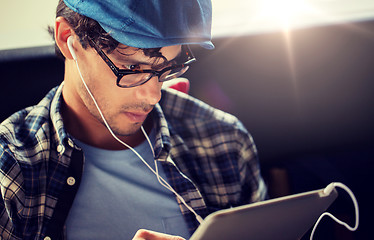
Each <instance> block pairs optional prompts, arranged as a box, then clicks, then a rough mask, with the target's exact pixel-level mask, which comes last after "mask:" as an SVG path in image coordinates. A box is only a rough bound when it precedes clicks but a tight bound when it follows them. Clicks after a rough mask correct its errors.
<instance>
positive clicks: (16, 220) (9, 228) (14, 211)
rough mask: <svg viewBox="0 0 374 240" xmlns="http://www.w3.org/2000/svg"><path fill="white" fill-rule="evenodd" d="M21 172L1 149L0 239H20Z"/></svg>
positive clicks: (21, 208)
mask: <svg viewBox="0 0 374 240" xmlns="http://www.w3.org/2000/svg"><path fill="white" fill-rule="evenodd" d="M22 179H23V177H22V174H21V171H20V169H19V167H18V166H17V164H16V163H15V161H13V159H12V157H10V154H9V153H8V152H7V151H6V150H4V149H3V147H1V150H0V188H1V199H0V239H3V240H8V239H12V240H13V239H14V240H16V239H22V236H21V232H20V231H18V230H17V229H21V222H22V220H21V218H20V217H19V215H20V214H21V213H22V212H23V204H22V199H23V196H24V192H23V190H22V182H23V180H22Z"/></svg>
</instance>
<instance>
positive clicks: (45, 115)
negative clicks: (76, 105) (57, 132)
mask: <svg viewBox="0 0 374 240" xmlns="http://www.w3.org/2000/svg"><path fill="white" fill-rule="evenodd" d="M55 90H56V89H53V90H51V91H50V92H49V93H48V94H47V95H46V96H45V98H43V100H42V101H41V102H39V104H37V105H35V106H30V107H28V108H25V109H22V110H20V111H18V112H16V113H14V114H13V115H11V116H10V117H9V118H7V119H6V120H4V121H3V122H2V123H1V124H0V159H2V160H1V163H2V164H4V163H5V161H4V158H10V157H11V156H12V157H13V158H14V159H22V158H29V159H30V155H32V154H33V153H32V152H35V149H37V148H40V147H41V145H43V144H45V141H46V140H45V139H46V137H45V136H46V135H48V133H47V132H46V131H48V127H47V126H48V125H49V123H50V105H51V101H52V99H53V96H54V94H55Z"/></svg>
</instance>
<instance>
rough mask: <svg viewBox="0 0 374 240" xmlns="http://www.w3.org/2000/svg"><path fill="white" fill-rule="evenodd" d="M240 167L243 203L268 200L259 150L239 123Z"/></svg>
mask: <svg viewBox="0 0 374 240" xmlns="http://www.w3.org/2000/svg"><path fill="white" fill-rule="evenodd" d="M239 129H240V131H238V138H237V139H238V142H239V157H238V167H239V172H240V182H241V186H242V196H241V202H242V203H253V202H258V201H263V200H265V199H267V188H266V185H265V182H264V179H263V178H262V175H261V171H260V162H259V158H258V153H257V148H256V145H255V143H254V141H253V138H252V136H251V135H250V134H249V133H248V132H247V130H246V129H245V128H244V127H243V126H242V125H241V123H239Z"/></svg>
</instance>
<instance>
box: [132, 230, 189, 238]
mask: <svg viewBox="0 0 374 240" xmlns="http://www.w3.org/2000/svg"><path fill="white" fill-rule="evenodd" d="M132 240H185V239H184V238H182V237H178V236H172V235H168V234H165V233H159V232H154V231H149V230H145V229H140V230H138V231H137V232H136V234H135V236H134V238H133V239H132Z"/></svg>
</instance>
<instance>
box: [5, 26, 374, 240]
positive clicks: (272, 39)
mask: <svg viewBox="0 0 374 240" xmlns="http://www.w3.org/2000/svg"><path fill="white" fill-rule="evenodd" d="M214 43H215V45H216V49H215V50H214V51H209V50H205V49H202V48H200V47H196V46H194V47H193V51H194V53H195V55H196V56H197V58H198V62H197V63H196V64H195V65H194V66H193V67H192V68H191V69H190V70H189V71H188V72H187V74H186V75H185V76H186V77H187V78H189V79H190V81H191V91H190V94H191V95H193V96H196V97H198V98H200V99H202V100H204V101H206V102H207V103H209V104H211V105H213V106H215V107H217V108H220V109H222V110H225V111H227V112H230V113H232V114H234V115H236V116H237V117H238V118H239V119H240V120H241V121H242V122H243V123H244V124H245V126H246V127H247V128H248V130H249V131H250V133H251V134H252V135H253V137H254V140H255V142H256V144H257V148H258V151H259V156H260V160H261V164H262V168H263V174H264V176H265V177H266V180H267V183H268V185H269V189H270V196H271V197H276V196H281V195H285V194H291V193H297V192H302V191H308V190H314V189H318V188H322V187H324V186H326V185H327V184H328V183H330V182H332V181H341V182H343V183H345V184H346V185H348V186H349V187H350V188H351V189H352V190H353V191H354V193H355V194H356V196H357V198H358V200H359V204H360V210H361V212H360V214H361V226H360V228H359V231H357V232H356V233H353V234H350V233H348V231H347V230H345V229H343V228H342V227H340V226H337V224H333V223H332V221H331V220H327V219H325V220H324V221H323V223H324V224H322V225H321V228H319V229H321V230H320V231H318V232H317V235H316V238H315V239H368V236H370V235H369V233H370V232H369V223H370V219H369V217H370V216H371V215H370V213H373V212H374V211H373V209H374V208H373V206H371V205H372V204H371V193H372V186H371V183H373V179H372V171H373V170H374V163H373V161H374V153H373V152H374V150H373V149H374V148H373V136H374V127H373V122H374V121H373V120H374V111H373V103H374V83H373V79H374V67H373V64H374V59H373V58H374V21H366V22H357V23H352V24H339V25H331V26H322V27H313V28H308V29H300V30H295V31H292V32H290V33H288V34H285V33H281V32H276V33H267V34H258V35H251V36H237V37H227V38H220V39H214ZM0 73H1V87H0V102H2V106H1V111H0V121H2V120H4V119H5V118H6V117H7V116H9V115H10V114H11V113H13V112H15V111H16V110H19V109H21V108H23V107H26V106H29V105H33V104H36V103H37V102H38V101H39V100H40V99H41V98H42V97H43V96H44V95H45V94H46V93H47V92H48V90H49V89H51V88H52V87H53V86H56V85H58V84H59V83H60V82H61V81H62V79H63V62H61V61H60V60H58V59H57V58H55V57H54V55H53V48H52V47H45V48H44V47H42V48H32V49H19V50H7V51H0ZM339 193H341V194H340V197H339V199H338V200H337V201H336V203H334V205H333V206H332V207H331V211H332V212H333V213H335V214H336V215H338V216H340V217H341V218H343V219H345V220H347V221H349V222H350V223H351V225H353V206H352V203H351V201H350V199H349V198H348V197H347V195H346V194H345V193H344V192H340V191H339Z"/></svg>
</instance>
